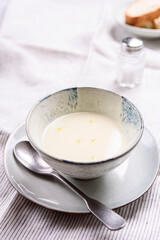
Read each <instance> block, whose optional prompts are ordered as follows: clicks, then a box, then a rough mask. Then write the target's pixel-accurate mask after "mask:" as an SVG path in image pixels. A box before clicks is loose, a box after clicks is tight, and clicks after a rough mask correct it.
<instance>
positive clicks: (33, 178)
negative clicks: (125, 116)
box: [4, 123, 159, 213]
mask: <svg viewBox="0 0 160 240" xmlns="http://www.w3.org/2000/svg"><path fill="white" fill-rule="evenodd" d="M26 139H27V137H26V133H25V126H24V123H23V124H21V125H20V126H19V127H17V128H16V130H15V131H14V132H13V133H12V135H11V136H10V137H9V139H8V141H7V144H6V148H5V153H4V165H5V170H6V174H7V176H8V178H9V180H10V182H11V184H12V185H13V187H14V188H15V189H16V190H17V191H18V192H19V193H21V194H22V195H23V196H24V197H26V198H28V199H29V200H32V201H33V202H35V203H37V204H39V205H42V206H44V207H47V208H50V209H54V210H58V211H63V212H73V213H87V212H88V209H87V207H86V205H85V203H84V202H83V200H82V199H80V198H79V197H78V196H77V195H76V194H75V193H73V192H72V191H71V190H70V189H68V188H67V187H65V186H64V185H63V184H62V183H60V182H59V181H58V180H56V179H55V178H54V177H48V176H44V175H43V176H42V175H39V174H35V173H33V172H31V171H29V170H28V169H26V168H25V167H23V166H22V165H21V164H20V163H19V162H17V160H16V159H15V158H14V155H13V149H14V147H15V145H16V143H18V142H19V141H22V140H26ZM158 168H159V157H158V149H157V145H156V143H155V141H154V139H153V137H152V135H151V134H150V133H149V132H148V131H147V130H146V129H145V131H144V134H143V136H142V139H141V141H140V142H139V144H138V146H137V147H136V149H135V150H134V152H133V153H132V155H131V157H130V158H129V159H127V160H126V161H125V162H124V163H123V164H122V165H120V166H119V167H117V168H116V169H115V170H112V171H110V172H108V173H107V174H105V175H104V176H102V177H100V178H96V179H93V180H88V181H82V180H76V179H71V178H68V179H69V180H70V181H71V182H72V183H74V184H75V185H76V186H77V187H78V188H80V189H81V190H82V191H84V193H86V194H88V195H89V196H90V197H93V198H95V199H97V200H99V201H101V202H103V203H104V204H106V205H107V206H108V207H110V208H112V209H113V208H118V207H121V206H123V205H126V204H128V203H130V202H132V201H134V200H135V199H137V198H139V197H140V196H142V195H143V194H144V193H145V192H146V191H147V190H148V189H149V188H150V187H151V185H152V183H153V182H154V180H155V178H156V175H157V172H158Z"/></svg>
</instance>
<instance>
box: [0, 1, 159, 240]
mask: <svg viewBox="0 0 160 240" xmlns="http://www.w3.org/2000/svg"><path fill="white" fill-rule="evenodd" d="M103 3H104V2H103V1H102V2H100V3H99V1H97V2H96V1H94V3H92V4H91V3H90V2H89V1H87V3H86V1H84V2H82V4H79V5H76V4H77V3H73V1H71V2H70V3H68V2H67V3H66V2H65V3H64V2H63V4H62V2H61V1H59V2H57V1H49V0H46V1H44V0H42V1H41V2H40V1H37V0H34V1H31V0H28V1H27V0H26V1H20V0H14V1H9V3H8V7H7V10H6V12H5V15H4V17H3V22H2V23H1V27H0V85H1V88H0V96H1V101H0V110H1V118H0V128H1V131H0V236H1V237H0V238H1V239H2V240H12V239H14V240H15V239H20V240H22V239H25V240H27V239H29V240H30V239H36V240H37V239H40V240H41V239H47V240H51V239H77V240H79V239H85V240H86V239H95V240H97V239H112V240H115V239H124V240H125V239H126V240H128V239H129V240H139V239H141V240H150V239H153V240H158V239H159V236H160V224H159V218H160V204H159V199H160V190H159V189H160V188H159V184H160V180H159V176H158V178H157V180H156V182H155V183H154V185H153V187H152V188H151V189H150V190H149V191H148V192H147V193H146V194H145V195H143V196H142V197H141V198H140V199H138V200H137V201H134V202H133V203H131V204H129V205H128V206H125V207H122V208H120V209H118V210H116V212H118V213H119V214H120V215H122V216H123V217H124V218H125V219H126V220H127V225H126V227H125V228H124V229H121V230H120V231H116V232H111V231H110V230H108V229H107V228H106V227H104V226H103V225H102V224H101V223H100V222H99V221H98V220H97V219H95V218H94V217H93V216H92V215H91V214H67V213H60V212H56V211H52V210H49V209H45V208H43V207H41V206H38V205H36V204H34V203H32V202H30V201H29V200H27V199H25V198H24V197H23V196H21V195H20V194H19V193H17V192H16V191H15V190H14V189H13V187H12V186H11V185H10V183H9V181H8V179H7V177H6V174H5V171H4V166H3V151H4V146H5V143H6V141H7V138H8V136H9V133H10V132H11V131H12V130H13V128H15V127H16V125H17V124H18V123H20V122H21V121H23V120H25V118H26V114H27V112H28V110H29V109H30V107H31V106H32V104H33V103H34V102H35V101H37V99H39V98H42V97H43V96H45V95H47V94H49V93H51V92H54V91H57V90H59V89H62V88H67V87H73V86H77V85H78V86H93V87H102V88H105V89H109V90H113V91H115V92H117V93H119V94H121V95H124V96H125V97H127V98H129V99H130V100H131V101H133V103H134V104H135V105H136V106H137V107H138V108H139V109H140V111H141V112H142V114H143V117H144V121H145V126H146V127H147V128H149V129H150V131H151V132H152V134H153V135H154V136H155V139H156V141H157V143H158V146H159V143H160V127H159V119H160V116H159V115H160V105H159V100H160V99H159V98H160V97H159V96H160V92H159V91H160V81H159V79H160V70H159V69H160V62H159V58H158V56H159V53H160V48H159V46H160V40H159V39H158V40H144V44H145V48H146V49H145V50H146V68H145V72H144V77H143V84H142V85H140V86H138V87H136V88H135V89H131V90H129V89H121V88H120V87H118V86H117V85H116V84H115V79H116V74H115V67H116V49H117V48H118V47H119V43H120V41H121V39H122V38H123V37H126V36H129V35H130V34H128V33H127V32H126V31H124V30H123V29H122V28H120V27H119V26H117V25H116V23H115V21H114V15H113V12H114V7H115V5H114V2H113V3H112V4H108V3H107V4H106V5H105V7H103ZM102 8H103V10H102ZM42 31H43V32H42ZM42 33H43V34H42Z"/></svg>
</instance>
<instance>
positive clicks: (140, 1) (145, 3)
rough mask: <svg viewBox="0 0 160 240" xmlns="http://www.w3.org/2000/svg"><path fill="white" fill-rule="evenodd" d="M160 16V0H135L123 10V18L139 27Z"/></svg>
mask: <svg viewBox="0 0 160 240" xmlns="http://www.w3.org/2000/svg"><path fill="white" fill-rule="evenodd" d="M158 17H160V0H136V1H135V2H133V3H131V4H130V5H129V6H128V7H127V8H126V10H125V20H126V23H127V24H129V25H133V26H137V27H141V26H143V25H146V24H148V23H149V22H153V20H154V19H156V18H158Z"/></svg>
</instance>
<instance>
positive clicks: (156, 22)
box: [153, 17, 160, 29]
mask: <svg viewBox="0 0 160 240" xmlns="http://www.w3.org/2000/svg"><path fill="white" fill-rule="evenodd" d="M153 23H154V28H156V29H160V17H159V18H156V19H154V21H153Z"/></svg>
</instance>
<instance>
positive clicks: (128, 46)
mask: <svg viewBox="0 0 160 240" xmlns="http://www.w3.org/2000/svg"><path fill="white" fill-rule="evenodd" d="M143 47H144V45H143V41H142V40H141V39H139V38H132V37H127V38H124V39H123V40H122V49H123V50H124V51H128V52H137V51H140V50H141V49H143Z"/></svg>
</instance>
